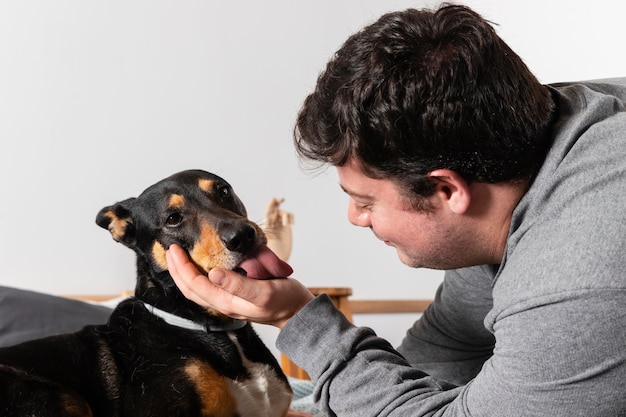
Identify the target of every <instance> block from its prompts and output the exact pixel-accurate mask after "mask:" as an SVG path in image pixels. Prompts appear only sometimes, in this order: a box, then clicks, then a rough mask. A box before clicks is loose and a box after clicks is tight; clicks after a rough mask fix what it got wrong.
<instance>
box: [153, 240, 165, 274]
mask: <svg viewBox="0 0 626 417" xmlns="http://www.w3.org/2000/svg"><path fill="white" fill-rule="evenodd" d="M152 259H153V260H154V263H155V264H156V265H157V266H158V267H159V268H161V270H162V271H165V270H166V269H167V261H166V260H165V248H164V247H163V245H161V243H159V242H157V241H155V242H154V243H153V244H152Z"/></svg>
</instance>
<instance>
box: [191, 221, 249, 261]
mask: <svg viewBox="0 0 626 417" xmlns="http://www.w3.org/2000/svg"><path fill="white" fill-rule="evenodd" d="M189 256H190V257H191V259H193V261H194V262H195V263H196V265H198V266H199V267H200V268H202V269H203V270H204V272H205V273H207V272H209V270H210V269H211V268H215V267H219V268H227V269H232V268H234V267H236V266H237V264H238V263H239V262H240V260H237V259H232V257H231V256H229V252H228V250H227V249H226V248H225V247H224V245H223V244H222V241H221V239H220V237H219V235H218V234H217V232H216V231H215V229H213V228H212V227H211V226H209V225H208V224H202V225H201V227H200V238H199V239H198V241H197V242H196V243H195V245H194V246H193V248H191V250H190V251H189Z"/></svg>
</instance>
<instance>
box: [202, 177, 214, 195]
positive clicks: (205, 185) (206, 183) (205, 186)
mask: <svg viewBox="0 0 626 417" xmlns="http://www.w3.org/2000/svg"><path fill="white" fill-rule="evenodd" d="M213 184H214V181H213V180H207V179H206V178H200V179H199V180H198V187H200V189H202V190H203V191H206V192H207V193H210V192H211V190H213Z"/></svg>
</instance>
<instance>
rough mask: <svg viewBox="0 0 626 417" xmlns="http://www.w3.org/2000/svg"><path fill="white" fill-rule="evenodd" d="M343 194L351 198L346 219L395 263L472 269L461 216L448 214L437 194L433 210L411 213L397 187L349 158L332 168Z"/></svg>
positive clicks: (468, 234)
mask: <svg viewBox="0 0 626 417" xmlns="http://www.w3.org/2000/svg"><path fill="white" fill-rule="evenodd" d="M337 173H338V174H339V182H340V185H341V187H342V189H343V190H344V191H345V192H346V194H348V196H349V197H350V201H349V206H348V220H349V221H350V222H351V223H352V224H354V225H355V226H361V227H369V228H370V229H371V230H372V232H373V233H374V235H375V236H376V237H377V238H378V239H379V240H381V241H383V242H384V243H385V244H386V245H389V246H392V247H394V248H396V251H397V253H398V257H399V258H400V261H401V262H403V263H404V264H406V265H409V266H412V267H415V268H420V267H423V268H431V269H452V268H458V267H462V266H467V264H468V262H469V264H472V263H473V262H472V261H471V260H468V259H467V256H468V255H469V253H470V252H471V250H470V251H468V249H471V248H472V247H473V242H472V234H471V231H468V230H466V229H467V226H465V227H464V219H463V218H462V216H459V215H458V214H455V213H453V212H451V211H450V210H448V207H447V205H446V204H445V200H442V199H441V198H440V195H439V193H435V195H433V196H432V197H429V199H428V201H429V203H430V204H431V205H432V210H427V211H416V210H415V209H414V208H413V207H412V206H411V204H410V202H409V201H408V199H407V198H406V197H404V196H403V195H402V193H401V192H400V190H399V189H398V187H397V186H396V185H395V184H394V183H393V182H391V181H390V180H387V179H373V178H370V177H368V176H366V175H365V174H363V172H362V170H361V169H360V166H359V164H358V163H357V162H355V161H354V160H353V159H351V160H350V161H349V162H348V163H346V164H345V165H343V166H340V167H337Z"/></svg>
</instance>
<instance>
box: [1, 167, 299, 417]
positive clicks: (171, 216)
mask: <svg viewBox="0 0 626 417" xmlns="http://www.w3.org/2000/svg"><path fill="white" fill-rule="evenodd" d="M246 216H247V215H246V210H245V208H244V205H243V204H242V202H241V201H240V200H239V198H238V197H237V196H236V195H235V193H234V192H233V190H232V188H231V186H230V185H229V184H228V183H227V182H226V181H224V180H223V179H222V178H220V177H218V176H216V175H213V174H211V173H208V172H204V171H199V170H191V171H183V172H180V173H177V174H174V175H172V176H171V177H169V178H166V179H164V180H162V181H160V182H158V183H156V184H155V185H153V186H151V187H149V188H148V189H146V190H145V191H144V192H143V193H142V194H141V195H140V196H139V197H137V198H130V199H127V200H124V201H121V202H119V203H117V204H114V205H112V206H109V207H105V208H103V209H102V210H101V211H100V212H99V213H98V216H97V219H96V222H97V224H98V225H100V226H101V227H103V228H106V229H108V230H109V231H110V232H111V234H112V236H113V238H114V239H115V240H117V241H119V242H121V243H123V244H125V245H126V246H128V247H130V248H131V249H133V250H134V251H135V252H136V253H137V284H136V289H135V296H134V297H132V298H130V299H128V300H125V301H123V302H122V303H120V304H119V306H118V307H117V308H116V309H115V310H114V311H113V313H112V314H111V317H110V319H109V321H108V323H107V324H106V325H98V326H87V327H85V328H84V329H83V330H81V331H79V332H77V333H73V334H65V335H60V336H53V337H48V338H44V339H39V340H35V341H30V342H26V343H22V344H19V345H15V346H11V347H8V348H3V349H0V415H2V416H11V417H18V416H19V417H21V416H24V417H25V416H37V417H47V416H96V417H99V416H110V417H113V416H116V417H118V416H119V417H121V416H146V417H147V416H151V417H160V416H163V417H165V416H167V417H172V416H215V417H221V416H224V417H226V416H230V417H235V416H237V417H252V416H255V417H262V416H272V417H274V416H276V417H280V416H284V415H285V414H286V412H287V409H288V406H289V403H290V399H291V390H290V388H289V385H288V383H287V379H286V377H285V376H284V374H283V373H282V371H281V370H280V367H279V365H278V363H277V361H276V359H275V357H274V356H273V355H272V354H271V353H270V352H269V350H268V349H267V348H266V346H265V345H263V343H262V342H261V340H260V339H259V337H258V336H257V334H256V333H255V332H254V330H253V329H252V327H251V325H250V324H249V323H236V322H233V320H232V319H229V318H227V317H225V316H223V315H221V314H219V313H217V312H215V311H208V310H206V309H204V308H201V307H200V306H198V305H196V304H194V303H192V302H190V301H188V300H187V299H185V297H184V296H183V295H182V294H181V293H180V291H179V290H178V288H177V287H176V286H175V284H174V282H173V280H172V278H171V276H170V274H169V272H168V271H167V264H166V261H165V250H166V248H168V247H169V245H171V244H173V243H175V244H178V245H180V246H181V247H182V248H184V249H185V250H186V251H187V252H188V254H189V255H190V258H191V259H192V260H193V262H194V263H195V264H196V265H197V266H198V268H199V269H200V270H202V271H204V272H207V271H208V270H209V269H211V268H213V267H224V268H229V269H234V268H236V267H237V265H239V263H240V262H241V261H242V260H243V259H245V258H246V257H247V256H249V255H250V254H252V253H254V251H255V250H256V249H257V248H258V247H259V245H262V244H264V243H265V241H266V238H265V235H264V234H263V232H262V230H261V229H260V228H259V227H258V226H257V225H256V224H254V223H253V222H251V221H249V220H248V219H247V217H246ZM146 304H147V305H151V306H154V307H157V308H158V309H160V310H164V311H167V312H169V313H172V314H175V315H177V316H179V317H183V318H185V319H188V320H191V321H193V322H195V323H200V324H202V325H204V326H206V327H207V328H211V327H218V328H219V327H223V328H229V327H238V326H236V325H237V324H244V327H242V328H239V329H236V330H229V331H226V330H218V331H202V330H188V329H185V328H182V327H178V326H176V325H172V324H168V323H167V322H166V321H164V320H163V319H162V318H160V317H158V316H156V315H155V314H153V313H152V312H150V311H149V310H148V308H149V307H146ZM252 368H255V369H254V370H253V369H252ZM259 372H260V373H261V375H262V378H264V379H266V381H264V382H263V381H262V383H265V382H266V383H267V384H268V387H267V389H259V386H260V385H258V384H257V382H258V380H257V381H255V378H258V376H257V375H258V373H259ZM248 385H250V386H248Z"/></svg>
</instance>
